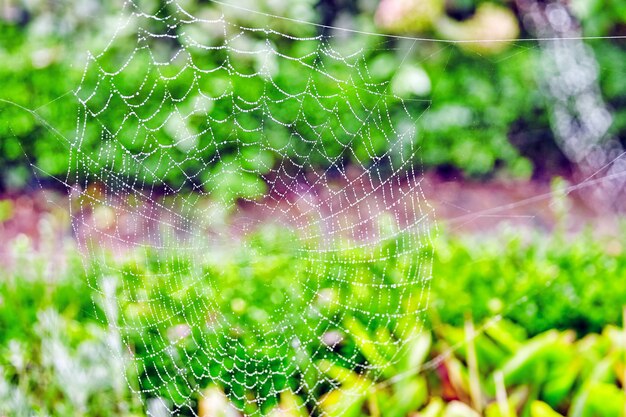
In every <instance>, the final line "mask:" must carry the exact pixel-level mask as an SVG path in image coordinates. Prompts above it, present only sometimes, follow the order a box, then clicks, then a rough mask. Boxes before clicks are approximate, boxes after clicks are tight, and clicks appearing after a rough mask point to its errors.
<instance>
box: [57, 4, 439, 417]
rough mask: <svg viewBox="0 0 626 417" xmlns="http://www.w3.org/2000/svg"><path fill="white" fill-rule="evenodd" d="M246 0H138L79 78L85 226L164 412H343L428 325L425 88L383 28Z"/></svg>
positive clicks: (141, 383)
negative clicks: (338, 26) (207, 0)
mask: <svg viewBox="0 0 626 417" xmlns="http://www.w3.org/2000/svg"><path fill="white" fill-rule="evenodd" d="M156 3H158V2H155V4H156ZM238 13H240V12H238V11H237V9H229V8H228V7H223V6H222V5H219V4H212V5H211V6H210V7H206V8H205V9H203V12H202V13H200V14H199V15H194V14H192V13H190V12H187V11H186V10H185V8H184V6H183V4H182V2H178V1H175V0H174V1H172V0H169V1H166V2H162V3H161V4H158V5H157V6H150V5H149V4H148V3H146V4H143V2H134V1H127V2H126V4H125V7H124V12H123V15H122V17H121V18H120V21H119V24H118V25H117V26H116V27H115V35H114V36H113V37H112V39H111V41H110V42H109V43H108V45H107V46H106V48H104V50H102V51H94V52H92V54H91V55H90V56H89V59H88V63H87V65H86V67H85V72H84V75H83V79H82V81H81V84H80V86H79V87H78V88H77V89H76V90H75V95H76V98H77V99H78V101H79V103H80V106H79V107H80V110H79V112H78V117H77V132H76V137H75V139H74V140H73V143H72V145H71V151H70V152H71V163H70V171H69V172H70V174H68V176H69V177H68V179H67V183H69V184H76V185H75V186H73V191H72V196H71V197H72V201H71V209H72V213H71V216H72V222H73V227H74V230H75V233H76V236H77V237H78V241H79V245H80V249H81V252H82V253H83V254H84V255H85V259H86V264H87V266H88V269H89V271H90V276H91V279H92V286H93V288H94V289H95V290H96V291H97V293H98V296H97V297H98V298H99V299H103V300H104V303H103V305H105V306H108V307H106V308H104V309H103V310H104V311H102V317H101V318H102V320H104V321H105V322H107V323H108V324H109V326H111V327H112V328H114V329H115V330H116V331H117V332H119V335H120V336H121V340H122V341H123V343H122V345H120V346H113V352H114V353H115V354H117V355H120V356H128V357H129V358H130V359H129V363H130V370H129V372H127V374H128V375H130V376H129V377H128V383H129V386H130V387H131V388H132V389H133V390H134V391H136V393H137V396H138V397H139V398H142V399H144V400H145V401H146V402H147V408H148V412H149V413H150V414H151V415H155V416H156V415H169V414H183V415H221V414H214V412H218V411H219V412H223V413H225V414H224V415H237V414H239V413H242V414H244V415H260V414H266V413H269V412H271V411H272V410H278V409H280V410H283V411H285V412H287V411H289V412H290V413H291V414H289V415H341V414H343V413H344V412H346V411H348V410H350V409H354V407H357V408H358V407H360V406H361V403H360V402H361V401H362V400H363V392H365V391H367V390H368V389H369V387H370V386H371V385H372V384H374V383H376V381H377V380H379V378H380V377H381V376H385V375H392V374H393V372H394V369H395V368H394V367H395V366H396V365H397V364H398V363H399V362H401V361H403V360H404V359H403V355H402V354H403V352H404V347H405V346H407V344H409V343H410V342H411V341H412V340H414V339H415V337H417V336H418V335H419V333H420V330H421V327H422V322H423V316H424V311H425V308H426V307H427V304H428V292H429V291H428V290H429V280H430V279H431V272H430V259H431V257H432V253H431V250H432V249H431V236H430V233H431V231H432V230H433V224H434V218H433V211H432V208H431V207H430V206H429V205H428V204H427V202H426V200H425V198H424V195H423V193H422V191H421V185H420V181H421V175H420V172H419V169H418V168H416V167H419V147H418V145H417V144H416V141H415V140H414V138H415V135H416V131H415V129H416V121H417V120H418V119H419V118H420V117H421V116H422V114H424V112H425V111H426V110H427V109H428V106H429V102H428V101H426V100H419V99H412V100H406V99H402V98H400V97H398V95H396V93H395V92H394V90H393V89H392V88H390V83H389V82H388V81H387V80H385V81H381V80H382V78H381V77H380V74H379V72H380V69H376V68H371V67H370V66H368V64H367V63H366V60H365V56H366V51H367V50H371V49H375V48H385V47H386V45H384V39H383V40H381V39H372V38H371V37H363V36H359V35H358V34H346V33H341V34H338V33H332V32H324V33H320V31H319V30H318V28H316V27H314V26H310V25H309V26H307V25H298V24H296V23H294V22H288V21H278V20H275V19H272V18H271V17H266V18H262V19H261V18H259V19H257V20H258V22H259V23H258V25H257V26H251V25H244V24H243V23H241V22H242V21H241V19H240V18H239V17H240V16H239V14H238ZM415 47H417V46H416V45H415ZM418 75H419V74H418ZM383 78H384V77H383ZM396 87H397V86H396ZM400 87H402V86H400ZM396 90H397V88H396ZM94 148H95V149H97V150H98V151H97V152H96V154H94V153H93V152H87V151H85V149H94ZM94 155H95V156H94ZM120 260H121V261H120ZM120 265H123V266H120ZM114 277H117V278H114ZM120 277H121V278H120ZM338 393H340V394H341V395H340V396H339V395H338ZM212 407H213V408H212ZM211 410H213V411H211Z"/></svg>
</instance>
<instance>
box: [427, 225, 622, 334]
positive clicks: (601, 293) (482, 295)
mask: <svg viewBox="0 0 626 417" xmlns="http://www.w3.org/2000/svg"><path fill="white" fill-rule="evenodd" d="M623 233H624V232H623V231H622V232H621V233H620V236H622V235H623ZM435 246H436V248H437V250H436V251H435V257H436V260H435V265H434V276H435V277H436V279H434V280H433V283H432V288H433V293H434V294H436V296H435V298H434V299H433V306H434V307H435V308H436V310H437V311H438V312H439V313H440V314H441V320H442V321H443V322H445V323H454V324H457V325H460V324H461V323H462V322H463V317H464V314H465V312H466V311H471V312H472V314H473V315H474V317H475V318H476V319H477V320H483V319H485V318H487V317H490V316H492V315H494V314H503V315H504V316H505V317H507V318H509V319H511V320H513V321H515V322H516V323H518V324H520V325H521V326H522V327H524V328H525V329H527V330H528V331H529V332H530V333H531V334H537V333H540V332H544V331H546V330H549V329H554V328H557V329H575V330H576V331H578V332H580V333H582V334H584V333H587V332H598V331H600V330H601V329H602V328H603V327H604V325H606V323H617V322H618V321H619V318H620V314H621V313H620V310H619V306H620V305H622V304H624V301H625V300H626V286H624V285H623V284H622V282H621V281H620V279H619V278H618V277H621V276H624V274H626V257H624V252H623V250H622V243H621V240H620V239H619V238H615V239H611V238H607V239H603V240H602V239H597V238H594V236H593V232H592V230H586V231H584V232H581V233H580V234H578V235H577V236H576V238H572V237H571V236H567V235H558V234H557V235H555V236H554V237H552V238H546V237H545V236H543V235H542V234H541V233H538V232H534V231H528V234H527V235H520V234H519V233H516V234H514V233H513V232H512V231H509V232H506V231H504V232H503V233H500V234H499V235H498V237H497V238H494V237H493V236H489V237H488V236H482V235H480V234H479V235H472V236H466V237H461V238H459V237H446V236H442V237H441V239H440V240H439V241H437V242H436V243H435ZM447 300H455V302H454V303H451V304H449V303H448V302H447Z"/></svg>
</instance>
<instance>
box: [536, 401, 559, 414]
mask: <svg viewBox="0 0 626 417" xmlns="http://www.w3.org/2000/svg"><path fill="white" fill-rule="evenodd" d="M530 417H563V416H562V415H561V414H559V413H557V412H556V411H554V410H553V409H552V408H551V407H550V406H549V405H548V404H546V403H544V402H542V401H533V402H532V404H531V406H530Z"/></svg>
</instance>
